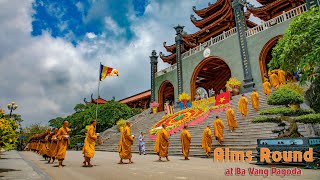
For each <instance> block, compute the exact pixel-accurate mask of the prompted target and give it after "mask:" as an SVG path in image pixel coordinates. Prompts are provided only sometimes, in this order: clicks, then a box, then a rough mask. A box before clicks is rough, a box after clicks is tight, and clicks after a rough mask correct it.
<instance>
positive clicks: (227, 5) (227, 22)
mask: <svg viewBox="0 0 320 180" xmlns="http://www.w3.org/2000/svg"><path fill="white" fill-rule="evenodd" d="M256 1H257V2H258V3H260V4H261V6H260V7H254V6H253V5H251V4H249V3H246V1H245V0H216V1H215V3H209V4H208V6H207V7H205V8H202V9H198V8H196V7H193V8H192V9H193V11H194V13H195V14H194V15H191V16H190V21H191V22H192V24H193V25H194V26H196V27H197V28H199V30H198V31H196V32H194V33H191V34H189V33H187V32H185V31H184V30H183V29H184V26H182V25H177V26H176V27H174V29H175V33H176V37H175V39H174V42H175V43H173V44H171V45H168V43H167V42H164V43H163V46H164V49H165V50H166V51H167V53H162V52H160V53H159V57H160V59H161V60H162V61H163V62H165V63H168V65H169V67H168V68H166V69H163V70H160V71H158V68H157V63H158V55H157V53H156V51H155V50H153V51H152V53H151V56H150V63H151V97H150V99H151V102H153V101H157V102H158V103H159V110H160V111H161V110H163V105H164V103H165V102H167V101H169V102H177V101H178V95H179V94H181V93H182V92H186V93H188V94H190V95H191V98H192V100H194V98H195V96H196V94H197V93H198V92H200V91H201V92H204V93H208V94H209V91H210V92H213V91H212V90H214V91H215V92H220V91H221V90H224V91H225V85H226V82H227V81H228V80H229V79H230V77H235V78H237V79H238V80H239V81H241V82H242V86H241V87H240V91H241V92H249V91H252V89H253V88H254V87H255V88H261V85H262V81H263V76H264V74H265V73H268V68H267V64H268V63H269V62H270V60H271V59H272V54H271V52H272V48H273V47H274V46H275V45H276V43H277V42H278V40H279V39H280V38H281V37H282V36H283V34H284V33H285V30H286V29H287V28H288V26H289V24H290V22H291V21H292V19H293V18H294V17H296V16H298V15H300V14H301V13H303V12H305V11H308V9H310V7H312V6H318V5H319V4H318V3H319V2H318V1H315V0H256ZM196 16H197V17H196ZM252 16H254V17H256V18H259V19H260V20H261V23H260V24H256V23H254V22H252V21H250V17H252ZM165 54H167V55H165Z"/></svg>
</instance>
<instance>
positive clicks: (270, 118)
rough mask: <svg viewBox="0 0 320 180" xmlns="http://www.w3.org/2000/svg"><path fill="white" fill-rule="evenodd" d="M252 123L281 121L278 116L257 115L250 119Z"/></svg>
mask: <svg viewBox="0 0 320 180" xmlns="http://www.w3.org/2000/svg"><path fill="white" fill-rule="evenodd" d="M251 122H252V123H281V122H282V121H281V119H280V118H279V117H267V116H265V117H257V118H254V119H252V120H251Z"/></svg>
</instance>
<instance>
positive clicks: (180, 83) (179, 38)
mask: <svg viewBox="0 0 320 180" xmlns="http://www.w3.org/2000/svg"><path fill="white" fill-rule="evenodd" d="M183 28H184V26H180V25H178V26H176V27H174V29H175V30H176V32H177V34H176V37H175V41H176V62H177V79H178V95H179V94H181V93H182V92H183V79H182V59H181V48H182V47H181V46H182V32H183Z"/></svg>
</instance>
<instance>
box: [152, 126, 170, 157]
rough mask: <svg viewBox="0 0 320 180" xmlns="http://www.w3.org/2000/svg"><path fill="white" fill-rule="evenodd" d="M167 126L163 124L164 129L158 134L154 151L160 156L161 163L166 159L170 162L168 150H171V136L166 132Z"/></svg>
mask: <svg viewBox="0 0 320 180" xmlns="http://www.w3.org/2000/svg"><path fill="white" fill-rule="evenodd" d="M166 127H167V126H166V124H162V129H161V131H160V132H159V133H158V136H157V139H156V143H155V145H154V151H155V152H156V153H157V154H158V156H159V159H158V160H159V161H162V160H161V158H162V157H165V158H166V159H167V161H169V158H168V149H169V134H168V132H167V130H166Z"/></svg>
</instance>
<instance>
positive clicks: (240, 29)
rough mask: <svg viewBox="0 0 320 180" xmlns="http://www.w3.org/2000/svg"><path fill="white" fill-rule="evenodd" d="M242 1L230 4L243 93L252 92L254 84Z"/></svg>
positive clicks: (236, 0) (238, 0)
mask: <svg viewBox="0 0 320 180" xmlns="http://www.w3.org/2000/svg"><path fill="white" fill-rule="evenodd" d="M244 6H245V2H244V0H234V1H233V2H232V8H233V12H234V15H235V21H236V26H237V34H238V39H239V45H240V53H241V60H242V67H243V74H244V80H243V81H244V84H243V87H244V91H245V92H250V91H252V90H253V87H254V82H253V78H252V73H251V66H250V60H249V53H248V46H247V39H246V30H247V24H246V18H245V15H244V9H243V8H244Z"/></svg>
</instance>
